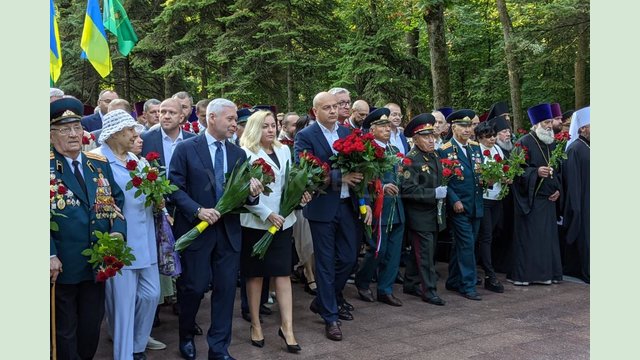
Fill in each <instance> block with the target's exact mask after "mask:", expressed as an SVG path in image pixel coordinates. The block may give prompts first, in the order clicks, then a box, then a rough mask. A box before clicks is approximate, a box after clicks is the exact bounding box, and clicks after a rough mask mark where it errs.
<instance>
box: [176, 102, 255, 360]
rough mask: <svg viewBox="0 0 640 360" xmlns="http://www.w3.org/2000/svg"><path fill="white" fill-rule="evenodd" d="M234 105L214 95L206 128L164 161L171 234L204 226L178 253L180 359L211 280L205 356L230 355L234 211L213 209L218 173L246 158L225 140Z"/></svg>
mask: <svg viewBox="0 0 640 360" xmlns="http://www.w3.org/2000/svg"><path fill="white" fill-rule="evenodd" d="M236 110H237V109H236V106H235V104H234V103H233V102H231V101H229V100H226V99H215V100H213V101H211V103H209V105H208V107H207V131H206V133H205V135H204V136H194V137H192V138H190V139H187V140H184V141H182V142H180V143H179V144H178V145H177V146H176V149H175V151H174V153H173V157H172V158H171V162H170V164H169V167H170V169H171V173H170V174H169V178H170V180H171V181H172V182H173V183H174V184H175V185H177V186H178V190H177V191H176V192H174V193H172V194H171V196H170V199H171V201H173V202H174V203H175V204H176V207H177V210H178V211H177V212H176V218H175V223H174V226H175V234H176V236H181V235H183V234H184V233H186V232H187V231H189V230H190V229H191V228H193V227H194V226H195V225H197V224H198V223H199V222H200V221H206V222H207V223H209V224H210V225H211V226H209V227H208V228H207V229H206V230H205V231H204V232H203V233H202V234H201V235H200V236H199V237H198V238H196V239H195V240H194V241H193V243H192V244H191V245H190V246H189V247H188V248H187V249H185V250H184V251H183V252H182V254H181V256H180V262H181V265H182V274H181V275H180V277H179V278H178V281H177V283H176V285H177V288H178V302H179V303H180V315H179V321H178V332H179V337H180V343H179V349H180V353H181V355H182V357H183V358H184V359H195V358H196V348H195V343H194V341H193V335H194V325H195V319H196V314H197V312H198V308H199V307H200V301H201V300H202V298H203V296H204V293H205V292H206V291H207V289H208V288H209V284H210V283H211V284H212V285H213V292H212V295H211V326H210V327H209V331H208V332H207V343H208V344H209V359H233V358H232V357H231V356H230V355H229V351H228V349H229V344H230V343H231V320H232V315H233V302H234V300H235V294H236V278H237V275H238V268H239V265H240V245H241V235H240V234H241V230H240V216H239V215H237V214H227V215H224V217H220V213H219V212H218V211H217V210H215V209H214V207H215V205H216V203H217V202H218V200H220V197H221V196H222V192H223V187H224V178H225V177H224V175H225V174H226V173H229V172H231V171H232V170H233V168H234V167H235V166H236V165H239V164H242V163H243V162H244V161H245V160H246V158H247V157H246V155H245V152H244V151H243V150H242V149H240V148H239V147H237V146H236V145H234V144H233V143H231V142H229V141H228V140H227V139H228V138H230V137H231V134H232V132H233V129H234V127H235V126H236V119H237V115H236ZM250 189H251V196H250V197H249V201H248V204H251V205H253V204H256V203H257V201H258V198H257V196H258V195H259V194H260V193H261V192H262V185H261V184H260V182H259V181H258V180H256V179H251V184H250Z"/></svg>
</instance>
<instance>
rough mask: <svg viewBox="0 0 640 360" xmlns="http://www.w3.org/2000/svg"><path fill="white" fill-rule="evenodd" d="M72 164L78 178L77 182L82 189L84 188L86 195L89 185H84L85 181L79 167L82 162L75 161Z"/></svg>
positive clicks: (74, 173)
mask: <svg viewBox="0 0 640 360" xmlns="http://www.w3.org/2000/svg"><path fill="white" fill-rule="evenodd" d="M71 164H72V165H73V175H74V176H75V177H76V180H78V184H80V187H81V188H82V190H83V191H84V193H85V195H86V194H87V184H85V183H84V179H83V178H82V173H80V169H79V168H78V165H80V162H79V161H78V160H73V161H72V162H71Z"/></svg>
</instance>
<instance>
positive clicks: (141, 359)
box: [133, 352, 147, 360]
mask: <svg viewBox="0 0 640 360" xmlns="http://www.w3.org/2000/svg"><path fill="white" fill-rule="evenodd" d="M133 360H147V355H145V353H144V352H139V353H133Z"/></svg>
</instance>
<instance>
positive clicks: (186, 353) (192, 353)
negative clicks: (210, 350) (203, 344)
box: [178, 339, 196, 360]
mask: <svg viewBox="0 0 640 360" xmlns="http://www.w3.org/2000/svg"><path fill="white" fill-rule="evenodd" d="M178 348H179V349H180V355H182V358H183V359H187V360H195V358H196V344H195V343H194V342H193V339H181V340H180V343H179V345H178Z"/></svg>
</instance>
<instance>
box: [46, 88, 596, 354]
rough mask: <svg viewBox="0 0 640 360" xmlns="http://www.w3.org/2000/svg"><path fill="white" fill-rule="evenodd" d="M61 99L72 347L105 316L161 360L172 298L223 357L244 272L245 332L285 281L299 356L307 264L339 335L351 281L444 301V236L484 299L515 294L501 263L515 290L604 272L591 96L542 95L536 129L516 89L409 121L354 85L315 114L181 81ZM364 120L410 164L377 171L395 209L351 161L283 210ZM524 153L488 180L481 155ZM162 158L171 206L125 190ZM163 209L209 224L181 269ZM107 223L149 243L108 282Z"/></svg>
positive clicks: (132, 345) (184, 227) (289, 346)
mask: <svg viewBox="0 0 640 360" xmlns="http://www.w3.org/2000/svg"><path fill="white" fill-rule="evenodd" d="M50 95H51V97H50V99H51V102H50V141H51V151H50V173H51V176H50V177H51V186H52V191H51V194H52V196H51V210H52V213H56V214H61V215H64V216H55V215H52V222H55V223H56V226H55V228H54V227H53V226H52V229H51V232H50V234H51V235H50V249H51V250H50V255H51V257H50V279H51V283H52V309H53V310H52V322H53V326H52V329H53V335H52V351H53V354H54V356H56V357H57V358H58V359H77V358H82V359H90V358H92V357H93V356H94V355H95V352H96V350H97V347H98V342H99V338H100V328H101V323H102V321H103V318H106V322H107V329H108V335H109V336H110V337H111V338H112V339H113V356H114V359H136V360H137V359H146V353H145V351H146V350H147V349H152V350H156V349H164V348H166V345H165V344H163V343H162V342H160V341H158V340H156V339H154V338H153V337H152V336H151V334H152V331H153V326H154V323H155V322H157V321H158V320H159V319H158V306H159V305H160V304H162V303H164V302H171V303H173V310H174V312H175V313H176V314H177V315H178V322H177V336H178V338H179V352H180V354H181V356H182V357H183V358H184V359H195V358H196V356H197V350H196V346H195V342H194V338H195V336H198V335H204V336H206V339H207V344H208V353H207V356H208V358H209V359H233V357H232V356H231V354H230V353H229V346H230V343H231V332H232V328H233V326H232V319H233V314H232V312H233V306H234V301H235V297H236V289H237V287H238V285H239V286H240V297H241V302H242V304H241V309H242V310H241V311H242V317H243V318H244V319H245V320H246V321H248V322H250V323H251V327H250V334H249V339H248V341H250V343H251V344H252V345H254V346H256V347H259V348H261V347H263V346H264V339H265V335H264V331H263V327H262V318H261V316H262V314H265V313H270V312H271V309H269V308H268V307H266V306H265V304H266V303H267V302H268V301H269V300H270V298H271V296H272V294H273V293H274V294H275V295H274V296H275V301H276V302H277V304H278V309H279V313H280V320H281V322H280V327H279V328H278V330H277V334H278V336H279V337H281V338H282V341H283V342H284V345H285V347H284V348H285V349H286V351H288V352H291V353H297V352H300V351H302V348H303V347H302V346H301V345H300V344H298V342H297V340H296V337H295V333H294V318H295V314H294V313H293V295H292V293H293V291H292V284H291V278H292V277H296V278H301V279H303V283H304V289H305V291H306V292H307V293H309V294H311V295H312V296H313V297H314V298H313V301H311V303H310V304H309V310H310V311H311V312H313V313H315V314H318V315H319V316H320V317H321V318H322V320H323V321H324V324H325V326H324V335H325V336H326V337H327V338H328V339H330V340H333V341H340V340H342V339H343V333H342V328H341V324H342V321H351V320H353V319H354V316H353V311H354V309H355V306H354V305H353V304H351V303H350V301H349V300H350V299H347V298H345V296H344V289H345V286H346V285H347V284H348V283H349V282H350V281H349V280H350V279H351V280H352V281H351V282H352V283H353V284H354V285H355V288H356V291H357V294H358V298H359V299H361V300H362V301H365V302H376V301H378V302H381V303H384V304H388V305H390V306H402V305H403V304H402V301H401V300H400V299H399V298H398V297H396V296H395V295H394V293H393V288H394V283H396V282H400V283H401V284H402V290H403V292H404V293H405V294H410V295H415V296H417V297H419V298H421V299H422V300H423V301H424V302H426V303H429V304H433V305H436V306H444V305H446V301H445V299H443V297H445V298H446V296H441V294H442V292H439V291H438V289H437V283H438V278H439V276H441V274H439V273H438V272H437V271H436V269H435V261H436V251H437V244H438V243H443V242H446V243H450V244H451V245H450V254H449V255H450V257H449V260H448V262H449V267H448V274H447V278H446V281H445V288H446V289H447V290H449V291H451V292H454V293H458V294H459V295H461V296H463V297H464V298H466V299H469V300H474V301H479V300H482V298H481V296H480V295H479V294H478V292H477V290H476V289H477V287H478V286H480V285H481V284H484V288H485V289H487V290H489V291H492V292H495V293H503V292H504V291H505V284H502V283H501V282H500V281H499V280H498V276H497V275H496V273H497V272H503V273H506V275H507V280H508V281H509V282H510V283H512V284H513V286H529V285H530V284H541V285H551V284H554V283H559V282H561V281H562V280H563V275H571V276H574V277H577V278H579V279H582V280H583V281H584V282H587V283H588V282H589V241H590V240H589V221H590V220H589V150H590V143H589V139H590V112H589V108H588V107H587V108H583V109H579V110H577V111H575V112H572V111H570V112H565V113H562V112H561V111H560V106H559V105H558V104H550V103H543V104H539V105H536V106H533V107H531V108H529V109H528V117H529V119H530V121H531V125H532V126H531V130H530V131H528V132H526V134H524V135H523V134H520V135H523V136H521V137H519V138H517V137H516V134H515V132H514V129H513V126H512V123H511V119H510V114H509V108H508V106H507V105H506V104H505V103H503V102H498V103H496V104H494V105H493V106H492V107H491V109H490V111H489V112H488V113H485V114H481V115H478V114H477V113H476V112H475V111H473V110H471V109H458V110H454V109H452V108H448V107H446V108H440V109H437V110H434V111H433V112H430V113H423V114H418V115H416V116H414V117H413V118H411V119H407V121H403V119H404V115H403V114H402V109H401V107H400V106H399V105H398V104H395V103H387V104H385V105H384V106H383V107H379V108H376V107H374V106H372V105H370V104H368V103H367V102H366V101H365V100H363V99H358V100H356V101H354V102H353V103H352V101H351V96H350V93H349V91H348V90H346V89H343V88H332V89H330V90H328V91H323V92H320V93H318V94H317V95H316V96H315V97H314V99H313V104H312V108H311V110H310V111H309V113H308V114H304V115H302V116H300V115H299V114H297V113H295V112H289V113H286V114H285V113H277V111H276V108H275V107H274V106H264V105H258V106H253V107H251V106H240V107H238V106H237V105H236V104H235V103H234V102H232V101H230V100H227V99H222V98H218V99H213V100H208V99H203V100H200V101H198V102H197V103H196V104H194V102H193V98H192V97H191V96H190V95H189V94H188V93H187V92H184V91H181V92H178V93H176V94H175V95H173V96H172V97H171V98H168V99H164V100H162V101H160V100H157V99H149V100H147V101H145V102H141V103H139V104H134V105H135V110H136V111H134V109H133V108H132V106H131V105H130V104H129V103H128V102H127V101H126V100H124V99H119V97H118V94H117V93H116V92H115V91H113V90H103V91H102V92H101V93H100V94H99V98H98V103H97V106H96V108H95V112H94V113H93V114H92V115H88V116H83V114H84V105H83V104H82V103H81V102H80V101H79V100H78V99H76V98H74V97H72V96H68V95H64V93H63V92H62V91H61V90H59V89H53V88H52V89H51V94H50ZM193 115H195V117H194V118H192V116H193ZM190 119H191V121H190ZM481 119H482V121H480V120H481ZM563 127H564V128H565V129H567V127H568V131H569V133H570V136H571V137H570V138H569V141H568V142H567V145H566V150H565V152H564V153H565V154H566V159H565V160H563V161H561V162H560V163H559V164H557V165H555V164H552V163H551V162H550V158H551V154H552V153H554V149H555V147H556V145H557V143H556V139H555V138H554V135H555V134H558V133H560V132H561V131H562V130H563ZM354 130H361V131H363V132H367V133H370V134H372V136H373V139H374V141H375V143H376V144H378V145H379V146H380V147H381V148H383V149H384V151H385V152H386V153H388V154H402V156H403V157H406V159H407V160H409V161H407V163H406V164H399V165H396V166H395V167H394V168H393V169H392V170H390V171H387V172H385V173H384V174H380V180H381V184H382V193H383V202H382V215H381V216H379V217H378V218H377V219H374V216H373V212H372V206H373V203H372V202H371V201H370V199H365V201H364V203H360V202H359V199H358V197H357V196H356V194H355V193H354V187H356V186H357V185H358V184H359V183H361V182H362V181H363V179H364V176H363V173H361V172H357V171H355V172H342V171H341V170H340V169H336V168H332V169H331V171H330V173H329V174H328V176H327V178H326V180H325V185H326V186H325V187H324V189H323V191H322V192H320V193H313V194H310V193H305V194H304V195H303V196H302V197H301V198H300V204H299V206H298V208H297V209H296V210H295V211H294V212H293V213H292V214H290V215H288V216H286V217H283V216H281V215H279V212H280V211H279V210H280V199H281V197H282V196H283V188H284V186H285V184H284V182H285V179H286V178H285V175H286V171H287V169H289V168H290V167H291V166H293V165H294V164H295V163H297V162H299V158H300V154H302V153H303V152H305V151H306V152H307V153H310V154H312V155H314V156H316V157H317V158H319V159H320V160H321V161H323V162H326V163H329V164H331V163H332V156H333V155H335V154H336V153H337V151H336V149H334V147H333V144H334V143H335V142H336V141H337V140H339V139H343V138H345V137H347V136H348V135H349V134H350V133H352V132H353V131H354ZM523 133H524V132H523ZM516 148H520V149H526V156H525V159H526V160H525V163H524V164H523V165H522V169H523V173H522V174H521V175H519V176H516V177H515V178H514V179H513V180H509V181H504V182H502V181H500V182H496V183H493V184H491V185H490V186H487V184H484V183H483V181H482V179H481V166H482V164H483V163H486V162H487V161H490V159H492V158H494V157H495V156H499V157H500V158H502V159H507V158H509V156H510V153H511V152H513V151H516ZM150 153H157V154H158V159H157V161H158V163H159V164H160V166H162V167H163V169H164V171H165V174H166V177H167V179H168V180H169V181H170V183H171V184H173V185H175V186H176V187H177V190H175V191H173V192H172V193H171V194H169V195H168V196H166V197H165V198H164V199H163V201H162V204H161V205H160V206H158V207H154V206H151V207H149V206H145V205H147V203H148V202H146V200H147V199H146V197H147V196H149V194H142V196H140V194H139V193H138V194H136V192H137V189H136V188H135V187H131V186H128V183H129V182H130V181H131V179H132V176H131V175H130V172H131V171H136V170H137V171H144V169H145V168H148V166H149V163H148V162H147V160H145V156H146V155H148V154H150ZM247 159H249V160H250V161H254V160H257V159H262V161H264V162H266V163H267V164H269V165H270V166H271V168H272V169H273V170H274V175H275V179H274V181H273V183H271V184H269V189H270V190H271V193H270V194H268V195H267V194H265V188H264V186H263V184H262V183H261V182H260V181H258V180H257V179H254V178H252V179H251V181H250V183H249V187H250V194H249V196H248V197H247V198H246V202H245V208H246V210H247V211H246V212H245V213H242V214H238V213H228V214H224V215H221V213H220V212H219V211H218V210H216V204H217V203H218V201H219V200H220V199H221V197H222V196H223V194H224V191H223V190H224V186H225V181H226V180H225V175H227V176H228V174H230V173H231V172H232V171H233V170H234V169H235V168H237V167H238V166H240V164H242V163H243V162H245V160H247ZM442 160H445V162H446V161H447V160H455V161H457V162H458V163H459V165H460V166H459V170H460V173H459V174H456V176H453V177H451V178H450V179H448V181H445V179H444V177H445V176H444V175H443V171H444V168H443V161H442ZM132 164H134V165H132ZM552 165H553V166H552ZM503 187H508V188H509V189H510V192H509V194H508V195H507V196H506V197H501V196H500V194H501V193H503V191H502V190H503ZM296 201H297V200H296ZM296 204H297V202H296ZM158 216H160V217H161V218H163V220H165V221H166V222H168V223H169V224H170V227H171V230H170V232H171V235H172V236H173V237H174V238H175V239H178V238H179V237H180V236H182V235H184V234H185V233H187V232H188V231H190V230H191V229H192V228H193V227H194V226H196V225H197V224H198V223H200V222H206V223H207V224H208V225H209V226H208V227H206V229H205V230H203V231H202V233H201V234H200V235H199V236H198V237H197V238H196V239H195V240H194V241H193V243H192V244H191V245H190V246H189V247H187V248H186V249H185V250H184V251H182V252H180V253H179V264H178V265H179V266H180V274H179V275H178V276H172V275H170V274H167V273H166V272H163V271H161V270H159V257H162V256H164V255H163V254H164V252H163V251H161V250H160V249H159V245H158V244H159V242H160V239H158V234H159V233H161V231H160V230H159V229H158V228H157V227H158V226H159V225H158V224H159V223H162V222H158V221H157V217H158ZM154 218H155V219H154ZM372 223H373V224H374V225H378V228H380V229H382V230H380V231H381V233H380V243H379V246H376V245H375V244H374V243H372V239H371V238H369V237H368V235H366V231H365V226H369V225H371V224H372ZM272 226H275V228H276V229H277V230H278V231H277V232H275V235H274V238H273V241H272V243H271V245H270V246H269V248H268V250H267V252H266V254H265V256H264V258H259V257H256V256H252V248H253V245H254V244H255V243H257V242H258V241H259V240H260V239H261V238H262V236H263V235H264V234H265V232H266V231H267V230H268V229H269V228H270V227H272ZM95 231H99V232H104V233H109V234H110V235H111V236H113V237H114V238H119V239H124V240H126V244H127V245H128V246H129V247H130V248H131V253H132V254H133V255H134V256H135V260H134V261H133V262H132V263H131V264H128V265H126V266H124V267H122V269H121V273H120V274H118V275H116V276H114V277H111V278H108V279H107V280H106V281H100V280H99V279H97V277H96V271H95V269H93V268H92V266H91V264H90V263H89V262H88V258H87V256H85V255H82V254H81V253H82V252H83V251H84V250H86V249H88V248H91V247H93V246H94V244H95V243H96V242H97V241H98V237H97V235H96V232H95ZM176 254H178V253H176ZM403 255H407V256H403ZM360 257H361V259H360ZM359 259H360V260H359ZM401 264H402V266H404V267H405V271H404V272H402V271H401ZM478 268H480V269H482V272H483V273H484V276H480V275H479V271H478V270H477V269H478ZM373 283H376V289H375V294H374V291H373V290H372V289H371V285H372V284H373ZM272 290H273V293H272ZM209 291H211V302H210V303H211V305H210V306H211V318H210V324H207V325H208V327H207V329H206V332H203V330H202V328H200V326H199V325H198V324H197V323H196V315H197V313H198V310H199V308H200V306H201V303H202V299H204V296H205V294H206V293H207V292H209ZM105 314H106V317H105ZM274 331H275V330H274Z"/></svg>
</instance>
